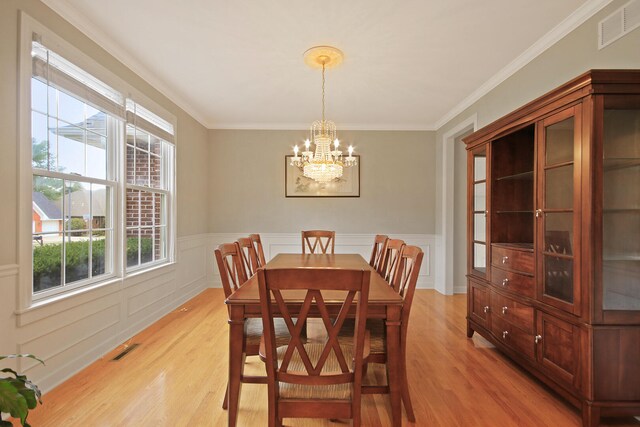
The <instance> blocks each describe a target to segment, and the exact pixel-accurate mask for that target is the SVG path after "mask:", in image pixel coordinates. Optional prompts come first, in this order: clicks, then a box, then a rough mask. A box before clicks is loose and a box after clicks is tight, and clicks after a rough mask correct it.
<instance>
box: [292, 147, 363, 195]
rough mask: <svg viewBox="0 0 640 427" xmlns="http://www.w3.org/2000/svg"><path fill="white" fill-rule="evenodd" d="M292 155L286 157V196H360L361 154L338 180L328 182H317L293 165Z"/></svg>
mask: <svg viewBox="0 0 640 427" xmlns="http://www.w3.org/2000/svg"><path fill="white" fill-rule="evenodd" d="M292 157H293V156H292V155H286V156H285V157H284V171H285V172H284V195H285V197H360V156H359V155H354V157H356V158H357V159H358V160H357V164H356V165H355V166H351V167H348V168H347V167H345V168H344V170H343V174H342V176H341V177H340V178H338V180H336V181H333V182H329V183H326V184H323V183H318V182H315V181H314V180H312V179H310V178H307V177H306V176H304V175H303V174H302V171H301V170H300V169H299V168H297V167H295V166H291V158H292Z"/></svg>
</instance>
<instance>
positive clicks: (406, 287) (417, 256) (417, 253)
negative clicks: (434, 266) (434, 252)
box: [391, 245, 424, 333]
mask: <svg viewBox="0 0 640 427" xmlns="http://www.w3.org/2000/svg"><path fill="white" fill-rule="evenodd" d="M423 257H424V252H423V251H422V249H420V248H419V247H418V246H411V245H406V246H405V247H404V248H403V249H402V253H401V255H400V260H399V263H398V268H397V270H396V274H395V276H394V278H393V280H392V281H391V287H392V288H393V289H394V290H395V291H396V292H398V293H399V294H400V296H402V298H404V304H403V305H402V326H403V331H404V332H403V333H406V327H405V326H406V325H407V324H408V322H409V313H410V311H411V303H412V302H413V296H414V294H415V291H416V284H417V283H418V275H419V274H420V267H421V266H422V258H423Z"/></svg>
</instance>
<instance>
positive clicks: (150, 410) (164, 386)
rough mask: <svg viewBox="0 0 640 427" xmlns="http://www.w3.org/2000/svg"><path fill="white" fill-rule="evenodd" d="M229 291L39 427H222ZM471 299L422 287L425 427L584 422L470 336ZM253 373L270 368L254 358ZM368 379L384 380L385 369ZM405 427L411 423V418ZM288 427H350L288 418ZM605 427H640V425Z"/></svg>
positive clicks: (383, 406)
mask: <svg viewBox="0 0 640 427" xmlns="http://www.w3.org/2000/svg"><path fill="white" fill-rule="evenodd" d="M223 299H224V298H223V293H222V290H221V289H208V290H206V291H205V292H203V293H202V294H200V295H199V296H197V297H196V298H194V299H193V300H191V301H189V302H188V303H187V304H185V305H184V306H183V307H182V308H180V309H178V310H176V311H174V312H172V313H170V314H168V315H167V316H165V317H164V318H162V319H161V320H160V321H158V322H157V323H155V324H154V325H152V326H151V327H149V328H148V329H146V330H145V331H143V332H141V333H140V334H138V335H137V336H135V337H134V338H133V339H132V340H131V343H138V344H140V345H139V347H137V348H136V349H135V350H133V351H132V352H131V353H129V354H128V355H127V356H126V357H124V358H123V359H121V360H120V361H111V359H112V358H113V357H114V356H115V355H116V354H117V353H119V352H120V351H121V350H122V346H120V347H119V348H117V349H114V351H113V352H111V353H109V354H107V355H105V356H104V357H103V358H102V359H100V360H98V361H97V362H95V363H94V364H92V365H91V366H89V367H88V368H86V369H84V370H83V371H82V372H80V373H78V374H77V375H75V376H74V377H73V378H71V379H69V380H68V381H66V382H65V383H63V384H62V385H60V386H58V387H57V388H56V389H54V390H52V391H51V392H49V393H47V394H46V395H45V396H44V397H43V401H44V405H43V406H41V407H39V408H38V409H37V410H36V411H34V412H32V414H31V415H30V416H29V421H31V424H32V425H33V426H34V427H39V426H43V427H44V426H56V427H61V426H65V427H74V426H83V427H84V426H90V427H99V426H136V427H138V426H153V427H163V426H172V427H173V426H189V427H194V426H195V427H197V426H224V425H226V420H227V412H226V411H224V410H222V408H221V403H222V399H223V396H224V388H225V385H226V367H227V324H226V320H227V310H226V307H225V305H224V304H223ZM465 313H466V297H465V296H464V295H456V296H449V297H445V296H443V295H440V294H438V293H437V292H435V291H430V290H418V291H417V292H416V299H415V300H414V303H413V312H412V314H411V324H410V326H409V340H408V341H409V347H408V351H407V352H408V355H409V356H408V362H407V363H408V371H409V382H410V384H409V387H410V390H411V395H412V397H413V404H414V409H415V413H416V418H417V420H418V422H417V423H416V424H415V425H418V426H465V427H466V426H501V427H502V426H536V427H540V426H553V427H556V426H568V427H571V426H576V427H577V426H580V416H579V414H578V412H577V411H576V410H575V409H574V408H573V407H572V406H570V405H569V404H567V403H566V402H564V401H563V400H561V399H560V398H559V397H558V396H557V395H555V394H553V393H552V392H551V391H550V390H549V389H547V388H545V387H544V386H543V385H542V384H541V383H540V382H538V381H536V380H535V379H533V378H532V377H531V376H530V375H528V374H527V373H525V372H524V371H523V370H521V369H519V368H518V367H516V366H515V365H514V364H513V363H511V362H510V361H509V359H507V358H506V357H504V356H503V355H502V354H501V353H499V352H498V351H496V350H495V348H493V347H492V346H491V345H490V344H489V343H488V342H487V341H485V340H484V339H483V338H481V337H479V336H477V335H476V336H474V338H473V339H467V338H466V323H465V319H464V317H465ZM247 369H248V370H250V371H251V372H255V373H261V372H263V370H264V368H263V367H262V363H261V362H260V360H258V359H257V358H250V359H249V364H248V368H247ZM368 375H369V377H370V378H369V379H370V380H375V379H374V377H376V378H377V379H378V380H381V381H384V379H383V378H384V371H383V369H382V366H381V365H376V366H375V368H374V369H370V370H369V374H368ZM362 405H363V425H364V426H368V427H383V426H387V425H389V414H390V406H389V404H388V398H387V396H371V395H369V396H364V397H363V403H362ZM266 420H267V393H266V386H265V385H260V384H244V385H243V388H242V395H241V401H240V415H239V419H238V421H239V425H240V426H247V427H254V426H264V425H266ZM403 424H407V425H410V424H409V423H408V422H407V420H406V417H404V420H403ZM285 425H287V426H338V425H349V422H348V421H338V422H333V423H332V422H330V421H329V420H290V419H285ZM603 425H616V426H638V425H640V422H637V421H635V420H634V419H629V418H627V419H617V420H616V419H611V420H605V424H603Z"/></svg>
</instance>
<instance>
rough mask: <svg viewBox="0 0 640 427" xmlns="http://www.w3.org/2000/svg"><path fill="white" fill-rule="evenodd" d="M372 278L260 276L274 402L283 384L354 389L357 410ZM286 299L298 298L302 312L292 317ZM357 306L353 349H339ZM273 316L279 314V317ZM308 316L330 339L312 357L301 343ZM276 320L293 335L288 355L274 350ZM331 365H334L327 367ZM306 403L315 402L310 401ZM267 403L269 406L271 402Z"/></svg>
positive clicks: (345, 273) (317, 273) (359, 274)
mask: <svg viewBox="0 0 640 427" xmlns="http://www.w3.org/2000/svg"><path fill="white" fill-rule="evenodd" d="M370 276H371V271H370V270H344V269H324V270H315V269H313V270H312V269H259V270H258V283H259V288H260V302H261V307H262V321H263V330H264V341H265V358H266V361H265V362H266V365H267V366H266V367H267V376H268V377H269V384H270V386H271V387H270V393H271V392H275V394H276V395H275V398H274V401H277V400H278V390H279V384H280V383H289V384H295V385H299V386H300V385H301V386H331V385H339V384H347V383H353V395H352V401H355V400H357V401H358V405H359V401H360V388H361V381H362V361H363V348H364V338H365V327H366V317H367V306H368V298H369V279H370ZM293 290H297V291H298V292H297V293H295V294H294V295H292V294H291V293H290V291H293ZM336 291H342V292H336ZM288 296H289V297H295V301H296V306H297V307H298V308H299V311H298V310H297V309H296V312H295V313H294V314H293V315H292V313H291V312H290V310H289V308H290V307H289V306H288V305H287V297H288ZM303 296H304V297H303ZM302 297H303V298H302ZM301 300H302V305H300V301H301ZM354 305H355V306H356V310H355V315H356V323H355V325H356V326H355V330H354V337H353V347H341V346H340V344H339V342H338V334H339V332H340V329H341V328H342V325H343V323H344V320H345V319H346V318H347V314H348V313H349V311H350V309H351V308H352V306H354ZM338 308H339V310H338ZM275 310H277V311H278V312H277V313H275V312H274V311H275ZM310 313H316V314H317V313H319V314H320V316H321V318H322V323H323V325H324V327H325V329H326V331H327V335H328V337H327V339H326V342H325V343H324V344H321V345H320V347H316V351H314V352H313V354H309V353H308V352H307V349H308V348H310V347H308V346H307V345H305V344H304V343H303V340H302V338H301V332H302V328H303V325H304V324H305V321H306V320H307V317H308V316H309V314H310ZM276 315H277V316H278V317H281V318H283V319H284V321H285V323H286V325H287V328H288V329H289V332H290V335H291V340H290V341H289V343H288V345H287V346H286V349H285V348H284V347H281V348H280V349H277V348H276V343H275V332H274V323H273V319H274V316H276ZM294 315H295V318H294V317H293V316H294ZM346 348H353V353H351V351H350V350H345V349H346ZM283 351H284V355H283V353H282V352H283ZM345 351H348V354H349V357H345V354H344V352H345ZM296 352H297V357H296V355H295V353H296ZM294 359H296V361H295V363H294ZM330 359H331V363H327V362H328V361H329V360H330ZM336 361H337V363H336ZM329 365H331V366H329ZM308 399H313V397H312V396H309V398H308ZM269 400H270V404H271V396H270V399H269ZM301 400H304V399H301ZM302 403H304V402H302ZM302 403H300V404H302ZM298 404H299V403H296V405H298ZM280 416H281V417H285V416H286V415H284V414H280ZM328 417H330V416H328Z"/></svg>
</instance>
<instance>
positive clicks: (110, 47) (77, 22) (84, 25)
mask: <svg viewBox="0 0 640 427" xmlns="http://www.w3.org/2000/svg"><path fill="white" fill-rule="evenodd" d="M612 1H613V0H587V2H585V3H584V4H583V5H582V6H580V7H579V8H578V9H576V10H575V11H574V12H573V13H572V14H571V15H569V16H568V17H567V18H565V19H564V20H563V21H562V22H560V23H559V24H558V25H556V26H555V27H554V28H553V29H552V30H551V31H549V32H548V33H546V34H545V35H544V36H542V37H541V38H540V39H539V40H538V41H537V42H535V43H534V44H533V45H531V46H530V47H529V48H528V49H527V50H525V51H524V52H523V53H521V54H520V55H519V56H518V57H517V58H516V59H514V60H513V61H511V62H510V63H509V64H507V65H506V66H505V67H504V68H502V69H501V70H500V71H498V73H496V74H495V75H494V76H493V77H491V78H490V79H489V80H487V81H486V82H485V83H483V84H482V85H481V86H480V87H479V88H477V89H476V90H474V91H473V92H472V93H471V94H470V95H469V96H467V97H466V98H464V99H463V100H462V101H461V102H460V103H458V104H457V105H456V106H455V107H453V108H452V109H451V110H449V112H447V113H446V114H445V115H444V116H442V117H441V118H440V119H439V120H438V121H437V122H435V123H427V124H410V125H397V124H376V125H367V124H358V123H355V124H345V125H340V129H344V130H376V131H437V130H439V129H440V128H442V127H443V126H444V125H446V124H447V123H448V122H449V121H450V120H452V119H454V118H455V117H456V116H457V115H458V114H460V113H462V112H463V111H464V110H465V109H467V108H468V107H470V106H471V105H473V104H474V103H475V102H476V101H478V100H479V99H480V98H482V97H483V96H485V95H486V94H488V93H489V92H490V91H491V90H493V89H494V88H496V87H497V86H498V85H500V84H501V83H502V82H504V81H505V80H506V79H508V78H509V77H511V76H512V75H513V74H515V73H516V72H518V71H519V70H520V69H522V68H523V67H524V66H525V65H527V64H528V63H529V62H531V61H532V60H533V59H535V58H536V57H538V56H539V55H540V54H542V53H543V52H544V51H546V50H547V49H549V48H550V47H551V46H553V45H554V44H555V43H557V42H558V41H559V40H560V39H562V38H563V37H564V36H566V35H567V34H569V33H570V32H571V31H573V30H575V29H576V28H577V27H579V26H580V25H581V24H583V23H584V22H585V21H586V20H588V19H589V18H591V17H592V16H593V15H595V14H596V13H598V12H599V11H600V10H602V9H603V8H604V7H605V6H607V5H608V4H609V3H611V2H612ZM42 2H43V3H45V4H46V5H47V6H48V7H49V8H51V9H52V10H53V11H54V12H56V13H57V14H59V15H60V16H61V17H62V18H63V19H65V20H67V21H68V22H69V23H70V24H71V25H73V26H74V27H76V28H77V29H78V30H79V31H80V32H82V33H83V34H85V35H86V36H87V37H88V38H89V39H91V40H92V41H94V42H95V43H97V44H98V45H100V46H101V47H102V48H103V49H104V50H105V51H107V52H108V53H109V54H111V55H112V56H113V57H115V58H116V59H117V60H118V61H120V62H121V63H122V64H124V65H125V66H126V67H128V68H129V69H130V70H131V71H133V72H134V73H136V74H137V75H138V76H140V77H141V78H142V79H143V80H145V81H146V82H148V83H149V84H150V85H151V86H153V87H154V88H155V89H156V90H157V91H158V92H160V93H161V94H162V95H164V96H166V97H167V98H168V99H169V100H170V101H172V102H173V103H174V104H176V105H177V106H178V107H179V108H181V109H182V110H184V111H185V112H186V113H188V114H189V115H190V116H191V117H193V118H194V119H195V120H197V121H198V122H199V123H200V124H201V125H202V126H204V127H205V128H207V129H230V130H243V129H246V130H307V129H309V124H300V123H271V124H269V123H268V124H265V123H216V122H215V121H213V120H209V119H207V118H205V117H204V116H203V115H202V114H201V113H200V112H198V111H196V110H195V109H194V108H193V107H192V106H191V105H190V103H189V102H187V100H186V99H185V98H183V97H182V96H181V95H179V94H178V93H177V91H176V90H175V89H173V88H171V87H170V85H168V84H167V83H166V82H164V81H161V80H160V79H158V78H157V77H155V74H154V73H153V72H152V71H151V70H149V69H148V68H147V67H145V66H144V65H142V64H141V63H140V61H138V60H137V59H136V58H135V57H134V56H132V55H131V54H129V53H127V52H126V51H125V50H124V49H123V48H122V47H121V46H119V45H118V44H116V43H114V42H113V41H112V40H111V38H110V37H109V36H108V35H106V34H105V33H104V32H102V31H100V30H98V29H97V27H96V26H95V24H93V22H91V21H90V20H89V19H88V18H87V17H86V16H85V15H84V14H82V13H81V12H79V11H78V10H76V9H74V8H73V7H72V6H71V5H70V4H69V3H68V2H67V1H66V0H42Z"/></svg>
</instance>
